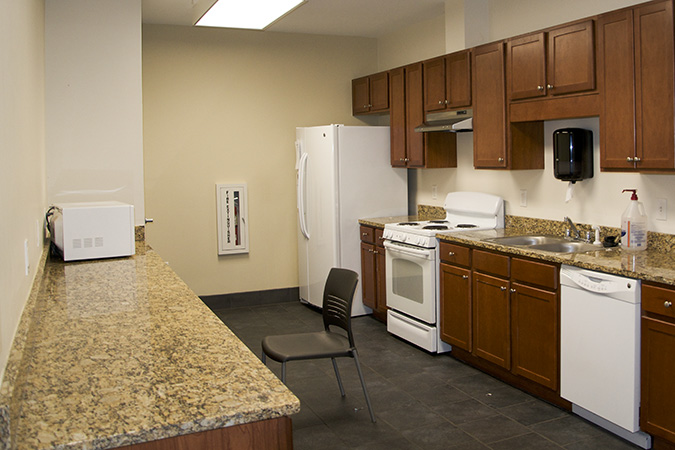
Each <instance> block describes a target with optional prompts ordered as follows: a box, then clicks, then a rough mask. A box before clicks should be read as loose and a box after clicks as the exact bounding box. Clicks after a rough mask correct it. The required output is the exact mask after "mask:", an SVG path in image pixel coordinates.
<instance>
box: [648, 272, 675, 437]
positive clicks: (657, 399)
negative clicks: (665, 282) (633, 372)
mask: <svg viewBox="0 0 675 450" xmlns="http://www.w3.org/2000/svg"><path fill="white" fill-rule="evenodd" d="M642 309H643V315H642V323H641V325H642V327H641V328H642V329H641V333H642V344H641V345H642V347H641V360H642V363H641V364H642V367H641V393H640V397H641V407H640V428H641V429H642V430H643V431H645V432H647V433H649V434H651V435H653V436H654V438H655V440H654V448H669V447H668V446H667V445H663V446H660V445H659V444H660V442H658V440H659V439H663V440H665V441H666V442H667V443H670V444H671V445H672V446H673V447H675V389H673V386H672V384H673V380H675V290H674V289H672V288H669V287H665V286H656V285H649V284H643V285H642Z"/></svg>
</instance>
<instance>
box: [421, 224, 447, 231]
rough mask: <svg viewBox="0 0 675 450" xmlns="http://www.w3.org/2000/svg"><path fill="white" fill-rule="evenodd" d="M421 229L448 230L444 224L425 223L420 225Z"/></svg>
mask: <svg viewBox="0 0 675 450" xmlns="http://www.w3.org/2000/svg"><path fill="white" fill-rule="evenodd" d="M422 229H423V230H448V229H449V228H448V227H447V226H446V225H427V226H425V227H422Z"/></svg>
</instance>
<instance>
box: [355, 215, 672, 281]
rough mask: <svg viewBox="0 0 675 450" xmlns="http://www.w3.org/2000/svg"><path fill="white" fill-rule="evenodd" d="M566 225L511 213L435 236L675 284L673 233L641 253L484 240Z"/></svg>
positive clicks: (370, 221)
mask: <svg viewBox="0 0 675 450" xmlns="http://www.w3.org/2000/svg"><path fill="white" fill-rule="evenodd" d="M434 213H436V215H434ZM438 214H440V211H433V209H430V208H429V207H427V210H422V209H420V210H419V215H415V216H397V217H376V218H367V219H360V220H359V223H361V224H362V225H368V226H373V227H384V225H385V224H387V223H395V222H407V221H415V220H424V219H427V218H429V217H430V216H431V217H432V218H437V217H436V216H437V215H438ZM563 228H564V224H563V223H562V222H557V221H549V220H543V219H528V218H522V217H514V216H509V217H507V220H506V228H504V229H497V230H486V231H461V232H457V231H454V232H452V233H445V234H444V233H439V234H437V235H436V237H438V238H439V239H440V240H442V241H446V242H453V243H458V244H466V245H471V246H474V247H479V248H484V249H487V250H493V251H500V252H504V253H508V254H511V255H520V256H526V257H529V258H535V259H541V260H544V261H550V262H555V263H560V264H568V265H571V266H577V267H581V268H584V269H589V270H596V271H600V272H606V273H612V274H615V275H621V276H625V277H630V278H637V279H640V280H644V281H653V282H657V283H664V284H669V285H675V236H672V235H663V234H658V233H650V237H649V247H648V249H647V250H644V251H639V252H628V251H626V250H622V249H620V248H618V247H614V248H610V249H605V248H603V247H600V246H598V250H597V251H593V252H587V253H552V252H545V251H541V250H534V249H530V248H526V247H513V246H506V245H501V244H498V243H494V242H489V241H485V239H492V238H497V237H504V236H518V235H523V234H530V233H534V234H551V235H556V236H562V235H563ZM586 228H588V227H586ZM584 229H585V228H584ZM617 233H618V231H617V230H616V229H612V228H607V227H602V234H603V236H604V235H607V234H614V235H616V234H617Z"/></svg>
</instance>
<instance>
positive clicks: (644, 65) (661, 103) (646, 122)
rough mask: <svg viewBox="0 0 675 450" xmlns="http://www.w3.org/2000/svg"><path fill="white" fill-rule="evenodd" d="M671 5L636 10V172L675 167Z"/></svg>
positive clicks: (663, 3) (667, 2)
mask: <svg viewBox="0 0 675 450" xmlns="http://www.w3.org/2000/svg"><path fill="white" fill-rule="evenodd" d="M673 57H674V56H673V4H672V2H670V1H664V2H659V3H654V4H651V3H650V4H647V5H646V6H643V7H638V8H636V9H635V61H636V70H635V86H636V105H637V111H636V130H637V157H638V158H640V160H639V161H638V162H637V167H638V169H673V168H674V167H675V154H674V152H675V142H674V134H675V133H674V132H673V127H674V118H675V115H674V112H673V108H674V106H673V99H674V98H675V97H674V95H675V89H674V84H675V77H674V73H673V70H674V69H673Z"/></svg>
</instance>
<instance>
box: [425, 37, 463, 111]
mask: <svg viewBox="0 0 675 450" xmlns="http://www.w3.org/2000/svg"><path fill="white" fill-rule="evenodd" d="M470 106H471V51H470V50H462V51H460V52H456V53H451V54H449V55H446V56H442V57H439V58H435V59H432V60H429V61H425V62H424V110H425V111H443V110H446V109H457V108H466V107H470Z"/></svg>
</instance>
